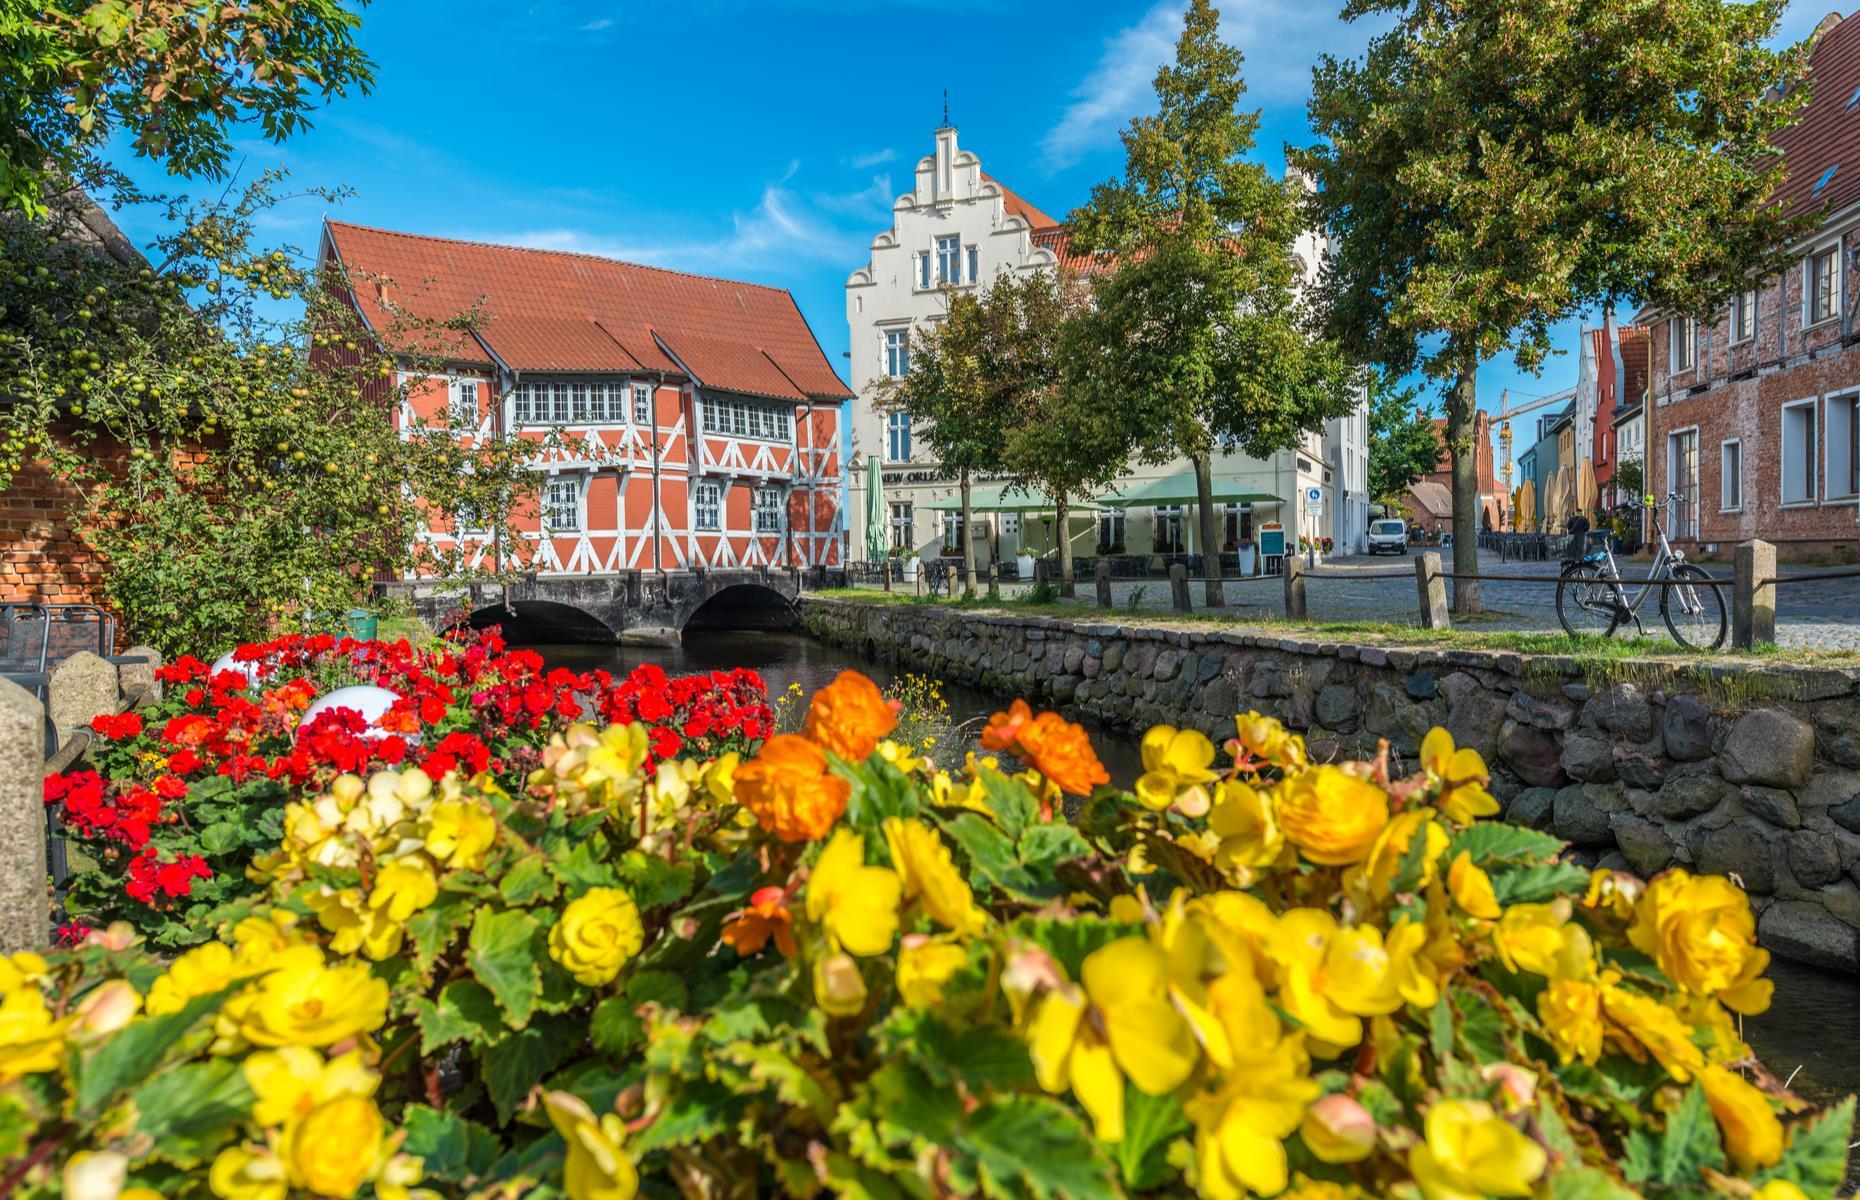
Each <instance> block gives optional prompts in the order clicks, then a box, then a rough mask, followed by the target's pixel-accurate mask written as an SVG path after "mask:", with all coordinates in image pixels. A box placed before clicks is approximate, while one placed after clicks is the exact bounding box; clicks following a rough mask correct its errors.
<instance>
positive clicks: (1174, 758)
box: [1136, 725, 1217, 812]
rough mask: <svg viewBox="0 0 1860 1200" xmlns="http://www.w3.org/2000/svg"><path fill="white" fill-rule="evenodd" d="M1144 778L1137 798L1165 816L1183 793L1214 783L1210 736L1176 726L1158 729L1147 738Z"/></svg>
mask: <svg viewBox="0 0 1860 1200" xmlns="http://www.w3.org/2000/svg"><path fill="white" fill-rule="evenodd" d="M1140 752H1141V754H1142V756H1143V774H1142V775H1141V776H1139V777H1138V778H1137V786H1136V796H1137V799H1138V800H1140V801H1141V802H1142V803H1143V806H1144V807H1145V808H1149V809H1153V810H1155V811H1157V812H1161V811H1162V810H1163V809H1165V808H1168V807H1169V806H1170V805H1171V804H1173V803H1175V798H1176V796H1177V795H1179V794H1180V793H1181V792H1183V791H1185V790H1187V789H1189V788H1192V787H1199V786H1201V785H1203V784H1208V783H1212V782H1214V780H1215V779H1216V778H1217V776H1216V774H1215V772H1214V771H1213V770H1212V767H1213V765H1214V743H1213V742H1211V741H1209V740H1208V738H1207V735H1206V734H1203V733H1200V732H1199V731H1197V730H1193V729H1177V728H1175V727H1174V726H1173V725H1157V726H1155V727H1154V728H1152V729H1151V730H1150V731H1149V732H1148V733H1146V734H1144V735H1143V742H1142V745H1141V747H1140Z"/></svg>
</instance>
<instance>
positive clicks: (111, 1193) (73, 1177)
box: [60, 1150, 129, 1200]
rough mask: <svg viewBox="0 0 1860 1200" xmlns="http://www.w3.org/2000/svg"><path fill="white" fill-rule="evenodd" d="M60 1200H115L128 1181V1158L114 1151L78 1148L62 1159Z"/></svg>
mask: <svg viewBox="0 0 1860 1200" xmlns="http://www.w3.org/2000/svg"><path fill="white" fill-rule="evenodd" d="M60 1182H61V1183H62V1184H63V1185H64V1200H117V1197H119V1196H120V1195H122V1192H123V1185H124V1184H125V1183H127V1182H129V1159H127V1158H126V1157H124V1156H123V1155H121V1154H118V1153H117V1152H116V1151H114V1150H79V1151H78V1152H77V1153H76V1154H73V1155H72V1156H71V1157H70V1158H69V1159H68V1160H66V1162H65V1169H64V1172H63V1177H62V1179H61V1180H60Z"/></svg>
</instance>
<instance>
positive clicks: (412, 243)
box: [325, 221, 852, 401]
mask: <svg viewBox="0 0 1860 1200" xmlns="http://www.w3.org/2000/svg"><path fill="white" fill-rule="evenodd" d="M325 231H326V234H327V236H328V239H329V245H330V246H331V247H332V249H333V251H334V254H335V257H336V258H337V260H338V261H340V262H341V263H342V264H343V265H344V266H345V267H346V268H347V269H348V270H349V271H350V272H351V277H352V279H353V286H354V292H355V300H356V304H357V306H358V307H359V308H360V309H361V311H362V315H363V316H364V317H365V318H366V319H367V320H368V322H369V323H370V325H372V326H373V328H374V329H375V331H376V332H377V334H378V335H382V336H388V335H389V331H390V330H391V329H392V328H393V326H394V323H395V318H394V315H393V312H392V309H393V308H399V309H402V310H404V311H405V312H408V313H410V314H412V315H413V316H415V317H420V318H427V319H450V318H454V317H457V316H460V315H462V314H464V313H467V312H468V311H471V310H473V309H476V310H477V312H478V314H479V316H478V319H477V320H475V321H473V322H472V328H471V330H470V331H469V332H466V331H458V332H456V333H451V334H449V335H446V336H445V337H443V338H442V341H443V343H444V344H443V346H442V347H441V351H442V352H443V353H444V354H445V355H446V356H447V357H448V358H451V359H453V360H455V361H460V362H468V363H481V364H484V365H489V363H490V361H491V358H490V355H487V353H486V351H485V347H487V346H488V347H489V349H490V352H491V354H494V355H495V356H496V358H497V359H498V361H500V362H502V363H503V364H504V365H505V366H508V367H510V368H511V369H512V370H514V371H517V372H519V373H521V372H524V371H563V372H602V373H608V372H611V373H625V372H629V371H638V370H642V369H643V370H649V371H664V372H668V373H674V374H685V373H689V374H690V375H692V376H693V377H694V378H695V380H696V382H697V383H698V384H699V385H701V386H703V387H707V388H716V389H718V390H721V391H730V392H742V393H746V394H749V395H755V396H770V397H775V398H778V399H784V400H795V401H801V400H807V399H842V398H846V397H850V396H851V395H852V392H851V391H849V390H848V389H847V387H846V385H845V384H844V383H843V382H841V380H840V377H839V376H838V374H836V373H835V372H834V370H833V368H832V366H831V365H829V363H828V362H827V356H826V354H825V352H824V351H822V350H821V348H820V343H819V342H818V341H817V340H816V339H815V337H814V333H813V330H812V329H810V328H809V327H808V324H807V320H806V318H804V317H803V316H802V315H801V310H800V309H799V308H798V307H796V305H795V302H794V297H793V296H792V295H790V294H789V293H788V292H787V291H785V290H784V289H781V288H772V287H763V286H761V285H758V284H752V283H739V282H735V281H733V280H728V279H712V278H708V277H706V276H702V275H687V274H685V273H683V272H680V271H668V270H665V269H663V268H660V267H647V266H640V265H637V264H634V263H624V262H617V261H615V260H613V259H609V258H599V257H596V256H594V255H591V254H571V253H567V252H564V251H559V250H532V249H526V248H523V247H518V246H495V245H490V244H487V243H484V242H464V241H456V240H453V239H450V238H436V237H426V236H423V235H420V234H411V233H396V232H393V231H391V230H386V229H370V228H367V227H365V226H361V225H350V224H347V223H346V222H340V221H329V222H326V223H325ZM376 280H380V281H381V284H382V286H379V287H378V286H377V285H376ZM422 348H424V347H422Z"/></svg>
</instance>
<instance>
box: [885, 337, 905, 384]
mask: <svg viewBox="0 0 1860 1200" xmlns="http://www.w3.org/2000/svg"><path fill="white" fill-rule="evenodd" d="M910 373H911V331H910V330H908V329H891V330H887V331H886V333H885V374H887V375H889V376H891V377H892V378H893V379H903V378H904V377H905V376H906V375H909V374H910Z"/></svg>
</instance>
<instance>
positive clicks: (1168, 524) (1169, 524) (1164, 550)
mask: <svg viewBox="0 0 1860 1200" xmlns="http://www.w3.org/2000/svg"><path fill="white" fill-rule="evenodd" d="M1151 542H1152V543H1153V545H1154V548H1155V550H1156V553H1158V554H1182V553H1185V551H1186V546H1185V544H1184V543H1183V541H1182V506H1181V505H1180V504H1165V505H1161V506H1159V507H1158V508H1157V509H1156V530H1155V533H1154V535H1153V536H1152V538H1151Z"/></svg>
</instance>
